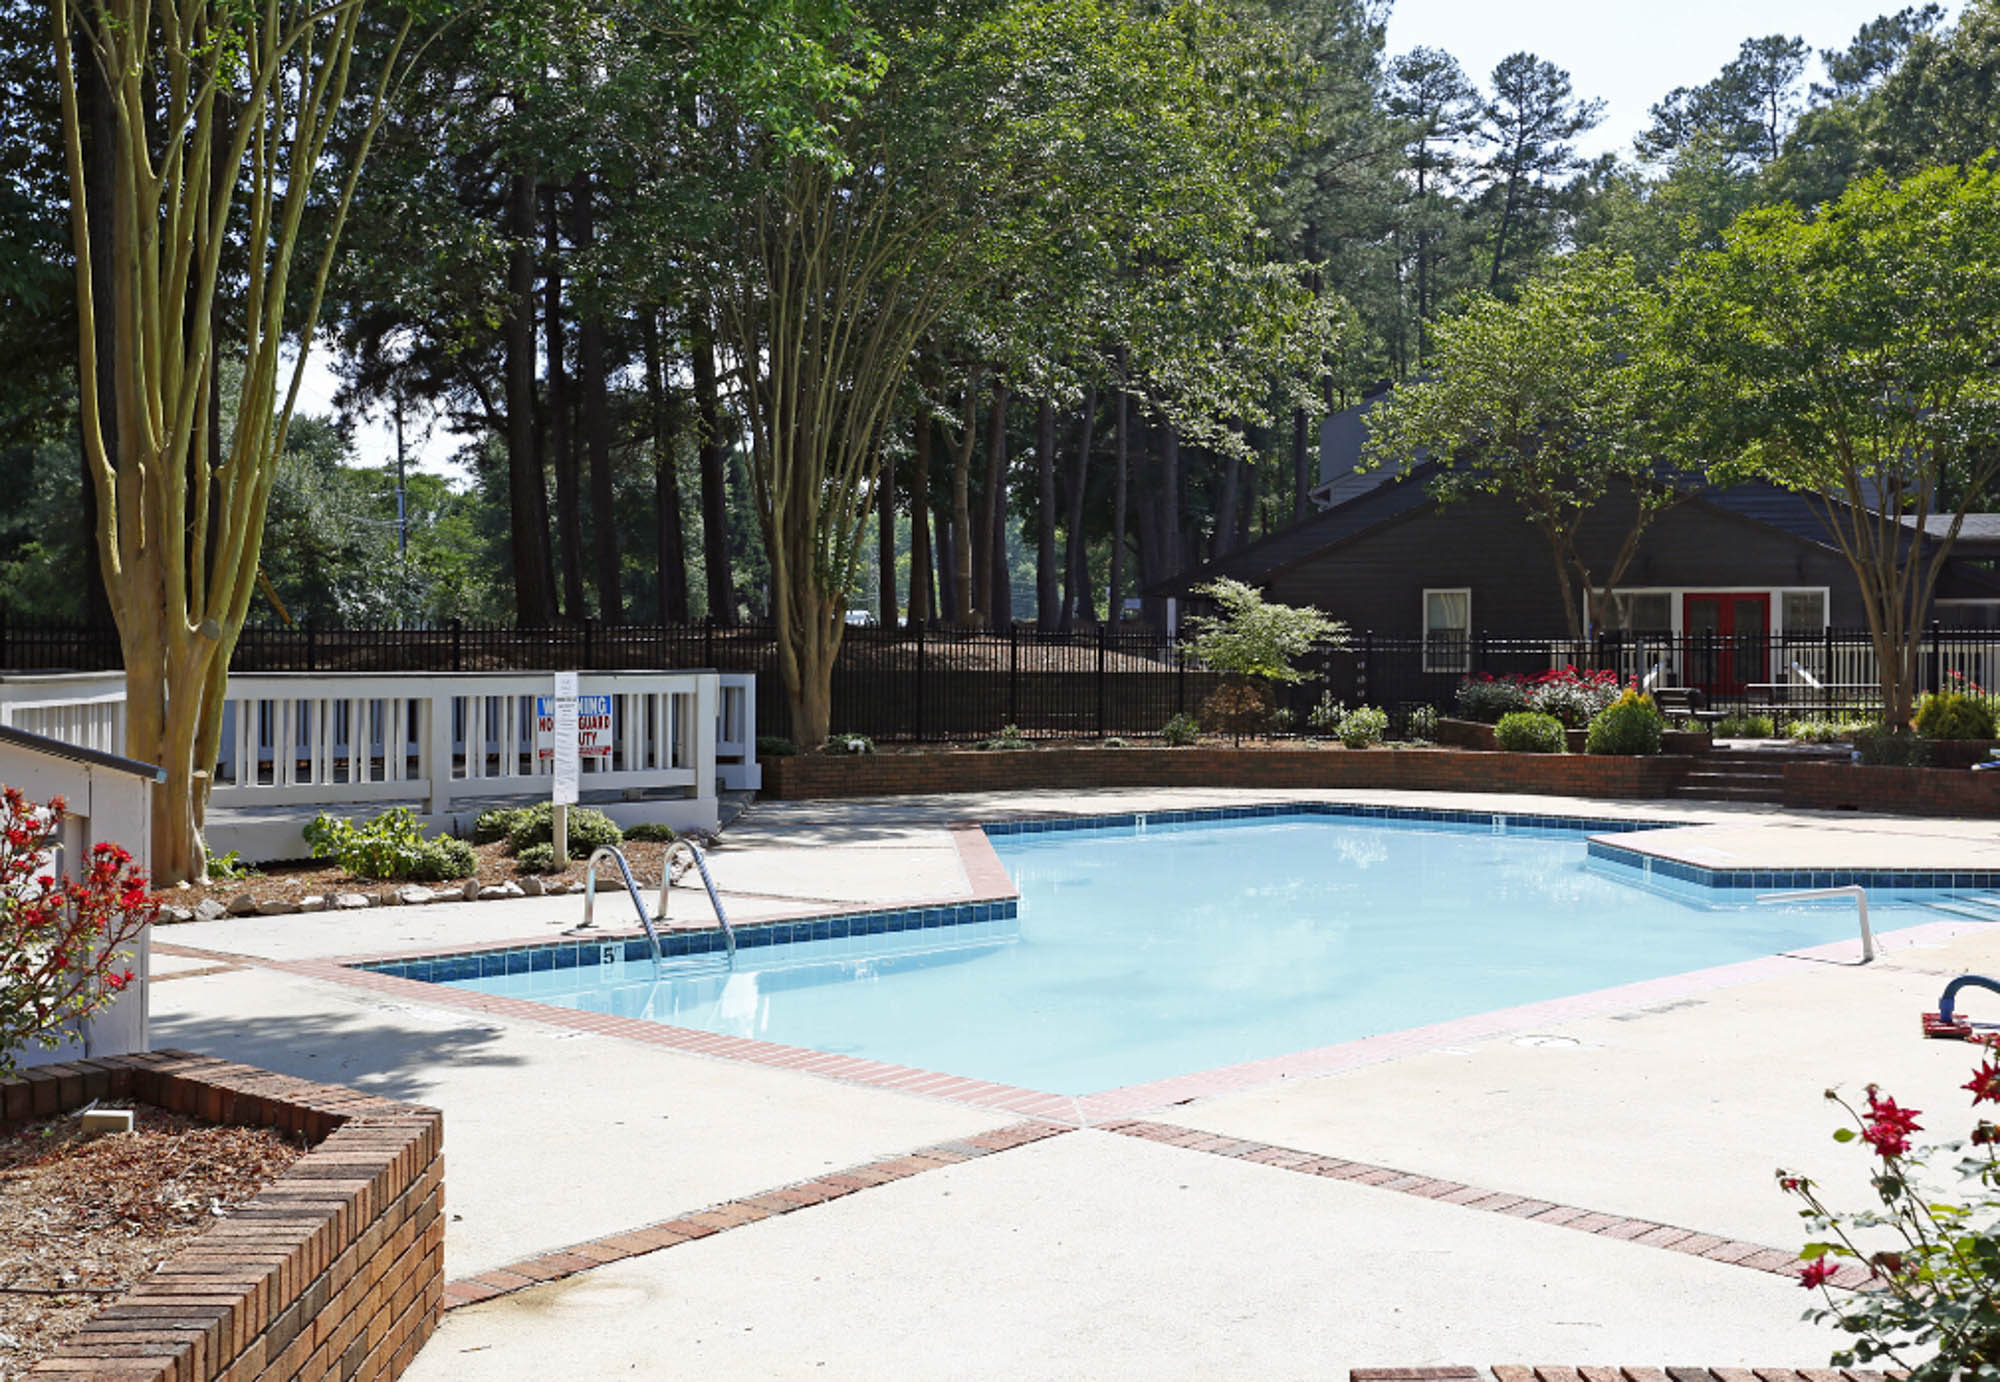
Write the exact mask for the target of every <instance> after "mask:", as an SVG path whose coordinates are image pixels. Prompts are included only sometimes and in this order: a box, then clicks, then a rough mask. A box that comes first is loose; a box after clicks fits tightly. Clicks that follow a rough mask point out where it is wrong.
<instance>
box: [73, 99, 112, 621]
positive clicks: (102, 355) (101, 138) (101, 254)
mask: <svg viewBox="0 0 2000 1382" xmlns="http://www.w3.org/2000/svg"><path fill="white" fill-rule="evenodd" d="M77 77H78V80H77V98H78V101H79V102H80V103H81V104H82V106H83V117H84V120H85V121H86V134H87V142H86V143H85V144H84V146H83V147H84V153H85V162H84V199H85V202H86V204H87V207H88V210H87V212H86V214H87V215H88V216H89V217H90V278H91V295H90V301H91V317H92V321H93V323H94V326H93V330H94V331H95V333H96V336H97V369H96V370H95V371H94V375H95V377H94V379H92V380H79V381H78V387H79V389H82V388H91V387H93V386H94V387H95V389H96V392H97V411H98V416H99V418H100V419H102V421H101V422H100V424H99V425H100V427H101V428H102V431H103V436H104V450H105V453H106V454H107V455H111V456H116V455H117V454H118V394H117V378H116V375H115V373H114V372H113V361H114V360H115V359H116V358H117V355H118V350H119V346H120V342H119V340H118V316H117V308H116V295H115V289H114V286H113V284H112V279H111V268H112V254H111V233H112V230H111V228H112V226H113V225H114V224H115V221H116V216H115V213H114V211H113V209H112V206H113V191H114V180H115V177H116V172H115V169H116V165H117V148H118V119H117V114H116V112H115V111H114V110H113V109H112V106H111V92H110V90H109V88H108V87H107V86H106V84H105V81H104V72H103V69H101V68H100V67H99V66H98V65H97V64H96V63H95V62H86V63H84V64H83V70H82V71H81V72H79V73H78V74H77ZM77 426H78V427H79V429H80V428H81V427H82V426H83V416H82V413H81V411H79V413H78V415H77ZM79 443H81V437H80V436H79ZM77 459H78V461H79V463H80V465H81V475H82V479H83V503H82V505H81V506H80V507H81V514H80V516H81V518H82V520H83V522H82V530H81V532H80V533H79V534H78V536H79V537H80V538H81V539H82V543H83V547H82V553H81V555H82V557H83V562H82V566H83V582H84V585H83V612H84V622H85V623H86V624H87V625H88V626H89V627H90V628H93V629H108V628H110V627H111V597H110V595H109V594H108V593H107V592H106V590H105V588H104V568H103V566H102V565H101V564H100V563H99V562H98V559H97V482H96V480H95V479H94V478H93V477H92V475H91V469H90V451H89V448H88V447H87V446H85V445H82V444H79V445H78V447H77Z"/></svg>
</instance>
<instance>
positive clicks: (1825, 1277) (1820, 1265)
mask: <svg viewBox="0 0 2000 1382" xmlns="http://www.w3.org/2000/svg"><path fill="white" fill-rule="evenodd" d="M1839 1270H1840V1269H1839V1268H1838V1267H1836V1266H1834V1265H1833V1263H1832V1262H1830V1261H1828V1260H1827V1259H1826V1258H1824V1257H1815V1258H1814V1259H1813V1260H1812V1261H1810V1262H1808V1263H1806V1265H1805V1270H1804V1271H1802V1272H1800V1273H1799V1285H1801V1286H1803V1287H1805V1288H1806V1289H1807V1290H1808V1291H1810V1290H1812V1289H1813V1287H1815V1286H1824V1285H1826V1283H1827V1282H1828V1281H1829V1280H1830V1279H1831V1278H1832V1276H1833V1274H1834V1273H1835V1272H1837V1271H1839Z"/></svg>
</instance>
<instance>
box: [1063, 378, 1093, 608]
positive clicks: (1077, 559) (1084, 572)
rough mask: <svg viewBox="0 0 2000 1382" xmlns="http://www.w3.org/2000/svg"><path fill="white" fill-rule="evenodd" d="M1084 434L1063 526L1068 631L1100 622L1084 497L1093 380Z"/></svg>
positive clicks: (1085, 409)
mask: <svg viewBox="0 0 2000 1382" xmlns="http://www.w3.org/2000/svg"><path fill="white" fill-rule="evenodd" d="M1081 433H1082V434H1081V435H1080V436H1079V437H1078V438H1077V444H1076V467H1075V468H1074V469H1073V470H1072V471H1071V472H1070V484H1069V514H1068V517H1067V521H1066V522H1065V524H1064V530H1063V544H1064V546H1063V612H1062V627H1063V629H1064V631H1068V630H1069V629H1071V628H1073V627H1075V623H1076V621H1077V620H1082V621H1083V623H1084V624H1086V625H1089V624H1094V623H1096V622H1097V600H1096V597H1094V596H1093V595H1092V594H1091V592H1090V548H1089V545H1088V544H1087V543H1085V542H1084V540H1083V498H1084V492H1085V490H1086V489H1087V488H1088V487H1089V483H1090V444H1091V441H1092V439H1093V438H1094V437H1095V436H1096V433H1097V385H1095V384H1092V385H1091V386H1090V388H1089V390H1088V391H1087V392H1086V393H1085V394H1084V398H1083V419H1082V424H1081Z"/></svg>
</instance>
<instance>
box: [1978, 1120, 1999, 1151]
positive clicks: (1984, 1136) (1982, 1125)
mask: <svg viewBox="0 0 2000 1382" xmlns="http://www.w3.org/2000/svg"><path fill="white" fill-rule="evenodd" d="M1995 1142H2000V1128H1996V1127H1994V1126H1993V1125H1992V1124H1991V1123H1989V1122H1987V1121H1986V1120H1985V1119H1984V1118H1982V1119H1980V1120H1979V1126H1978V1127H1976V1128H1974V1129H1973V1130H1972V1145H1973V1146H1975V1147H1990V1146H1992V1145H1993V1144H1994V1143H1995Z"/></svg>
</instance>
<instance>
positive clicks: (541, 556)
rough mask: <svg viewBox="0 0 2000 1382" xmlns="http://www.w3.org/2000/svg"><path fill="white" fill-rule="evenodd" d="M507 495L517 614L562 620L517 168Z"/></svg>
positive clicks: (525, 191)
mask: <svg viewBox="0 0 2000 1382" xmlns="http://www.w3.org/2000/svg"><path fill="white" fill-rule="evenodd" d="M507 209H508V214H507V231H508V235H509V238H510V240H511V244H510V245H509V247H508V251H507V303H508V307H509V309H510V310H509V312H508V316H507V326H506V341H507V495H508V505H509V510H510V512H509V514H508V520H509V532H510V533H511V534H512V538H513V546H514V618H515V620H516V621H517V622H519V623H521V624H523V625H525V626H527V627H528V628H534V629H539V628H546V627H548V625H549V624H551V623H553V622H554V620H555V586H554V581H553V580H552V579H551V576H552V572H551V564H550V553H549V509H548V490H547V488H546V484H545V482H544V479H543V475H544V471H543V467H542V458H541V453H540V451H539V450H538V449H537V448H536V446H535V251H534V236H535V181H534V178H533V177H531V176H530V175H529V174H526V173H516V174H515V175H514V176H513V177H512V178H511V179H510V180H509V185H508V194H507Z"/></svg>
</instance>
